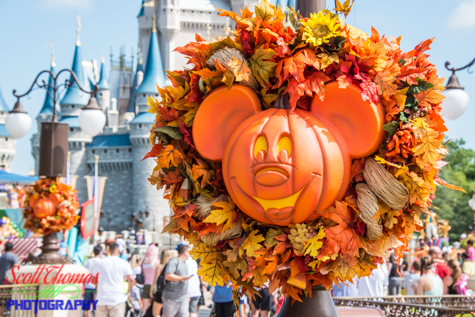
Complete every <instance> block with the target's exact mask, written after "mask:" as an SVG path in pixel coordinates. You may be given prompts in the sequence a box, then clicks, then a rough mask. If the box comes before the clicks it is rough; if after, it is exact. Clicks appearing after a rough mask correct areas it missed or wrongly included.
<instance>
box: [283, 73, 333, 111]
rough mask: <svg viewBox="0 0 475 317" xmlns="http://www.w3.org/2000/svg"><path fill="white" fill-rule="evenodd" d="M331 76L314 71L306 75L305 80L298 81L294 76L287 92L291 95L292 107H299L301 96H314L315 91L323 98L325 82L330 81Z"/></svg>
mask: <svg viewBox="0 0 475 317" xmlns="http://www.w3.org/2000/svg"><path fill="white" fill-rule="evenodd" d="M329 80H330V77H328V76H327V75H325V74H324V73H323V72H313V73H312V74H309V75H307V76H306V77H305V80H304V81H303V82H298V81H297V80H296V79H295V78H292V79H291V80H290V82H289V85H288V86H287V92H288V93H289V96H290V107H291V109H292V110H294V109H295V108H296V107H297V101H298V100H299V99H300V97H302V96H304V95H307V96H309V97H313V94H314V93H315V94H316V95H317V96H318V97H319V98H320V99H321V100H323V97H324V91H325V88H324V84H325V82H327V81H329Z"/></svg>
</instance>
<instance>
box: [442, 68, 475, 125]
mask: <svg viewBox="0 0 475 317" xmlns="http://www.w3.org/2000/svg"><path fill="white" fill-rule="evenodd" d="M474 63H475V59H474V60H472V61H471V62H470V63H469V64H467V65H465V66H464V67H461V68H455V67H449V66H450V62H449V61H447V62H446V63H445V68H447V69H448V70H450V71H451V72H452V76H450V78H449V81H448V82H447V85H446V86H445V90H444V91H443V92H442V94H443V95H444V97H445V99H444V103H443V107H442V114H443V115H444V117H446V118H447V119H450V120H455V119H457V118H458V117H460V116H461V115H462V113H464V112H465V109H467V106H468V103H469V102H470V97H469V95H468V94H467V93H466V92H465V90H464V87H462V85H460V83H459V81H458V78H457V75H455V72H457V71H459V70H463V69H466V68H469V67H470V66H472V65H473V64H474Z"/></svg>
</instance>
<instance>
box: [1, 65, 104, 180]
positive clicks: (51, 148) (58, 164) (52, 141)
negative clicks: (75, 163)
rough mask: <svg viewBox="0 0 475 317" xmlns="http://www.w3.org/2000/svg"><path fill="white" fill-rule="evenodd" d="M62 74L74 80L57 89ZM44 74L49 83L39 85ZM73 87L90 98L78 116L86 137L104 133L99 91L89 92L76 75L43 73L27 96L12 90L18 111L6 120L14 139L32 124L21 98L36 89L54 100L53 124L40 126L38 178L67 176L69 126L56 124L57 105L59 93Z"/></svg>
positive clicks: (68, 70) (42, 82)
mask: <svg viewBox="0 0 475 317" xmlns="http://www.w3.org/2000/svg"><path fill="white" fill-rule="evenodd" d="M62 73H70V74H71V78H70V79H69V80H68V79H66V81H65V83H64V84H61V85H58V78H59V76H60V75H61V74H62ZM43 74H49V75H50V81H49V83H46V81H45V80H43V81H41V82H40V81H39V78H40V77H41V75H43ZM74 84H75V87H74V88H78V89H80V90H81V91H82V92H84V93H87V94H90V95H91V98H90V99H89V103H88V104H87V106H85V107H84V108H82V110H83V111H82V112H81V114H80V115H79V124H80V126H81V129H82V130H83V131H84V132H85V133H87V134H89V135H91V136H95V135H97V134H98V133H99V132H100V131H101V130H102V128H103V127H104V125H105V122H106V116H105V114H104V112H103V111H102V109H101V108H100V107H99V105H98V104H97V100H96V98H95V97H94V95H95V93H96V92H97V90H98V87H97V86H95V87H94V90H92V91H86V90H85V89H84V88H83V87H82V86H81V84H80V83H79V81H78V79H77V77H76V74H75V73H74V71H72V70H70V69H63V70H61V71H59V72H58V74H56V75H55V74H54V73H53V72H51V71H49V70H44V71H42V72H40V73H39V74H38V75H37V76H36V78H35V80H34V82H33V84H32V85H31V86H30V89H28V91H27V92H25V93H24V94H17V91H16V90H13V95H14V96H15V97H16V98H17V101H16V103H15V107H14V108H13V110H12V111H10V112H9V114H8V116H7V117H6V119H5V128H6V129H7V131H8V132H9V133H10V135H11V136H12V137H13V138H21V137H23V136H24V135H25V134H26V133H27V132H28V130H29V129H30V127H31V121H32V120H31V118H30V116H28V114H27V112H26V111H25V110H24V109H23V106H22V104H21V102H20V98H22V97H25V96H27V95H29V94H30V92H31V91H32V90H33V88H35V86H37V87H39V88H44V89H46V93H48V94H50V96H51V97H52V99H53V105H54V106H53V116H52V118H51V121H50V122H42V124H41V134H40V135H41V137H40V164H39V171H38V175H39V176H47V177H58V176H65V175H66V168H67V164H66V162H67V153H68V135H69V129H68V125H67V124H65V123H59V122H57V121H58V120H57V114H56V103H57V100H58V89H59V88H60V87H61V86H63V85H64V86H65V87H66V88H70V87H72V86H73V85H74Z"/></svg>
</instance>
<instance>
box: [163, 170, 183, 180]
mask: <svg viewBox="0 0 475 317" xmlns="http://www.w3.org/2000/svg"><path fill="white" fill-rule="evenodd" d="M164 179H165V180H166V181H167V182H168V183H171V184H173V183H179V182H181V181H182V180H183V177H182V176H181V173H180V170H179V169H176V170H174V171H171V172H169V173H168V174H167V176H166V177H165V178H164Z"/></svg>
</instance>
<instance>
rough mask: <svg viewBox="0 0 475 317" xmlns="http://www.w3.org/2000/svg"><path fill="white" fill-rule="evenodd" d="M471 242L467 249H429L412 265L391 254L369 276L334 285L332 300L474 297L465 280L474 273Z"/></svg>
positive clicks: (474, 254) (434, 247)
mask: <svg viewBox="0 0 475 317" xmlns="http://www.w3.org/2000/svg"><path fill="white" fill-rule="evenodd" d="M473 244H474V242H473V241H472V240H469V241H468V242H467V250H464V249H462V250H461V251H464V252H458V251H457V250H455V249H449V248H444V251H445V252H443V251H442V249H441V248H439V247H437V246H432V247H430V248H429V250H428V252H427V253H428V254H426V255H423V256H421V257H420V258H416V259H415V260H414V261H413V262H412V263H408V262H406V261H405V260H402V259H401V260H400V261H398V260H397V259H396V257H395V256H394V255H393V254H391V255H390V256H389V257H388V259H387V261H386V262H385V263H383V264H379V265H378V267H377V268H376V269H375V270H374V271H373V272H372V274H371V275H370V276H367V277H362V278H360V279H357V280H355V281H354V283H353V284H349V285H344V284H340V285H335V286H334V288H333V296H335V297H383V296H387V295H388V296H397V295H411V296H414V295H433V296H442V295H474V292H473V291H472V290H471V289H469V288H468V287H467V280H468V279H469V278H470V277H471V276H473V275H474V274H475V248H474V247H473Z"/></svg>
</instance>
